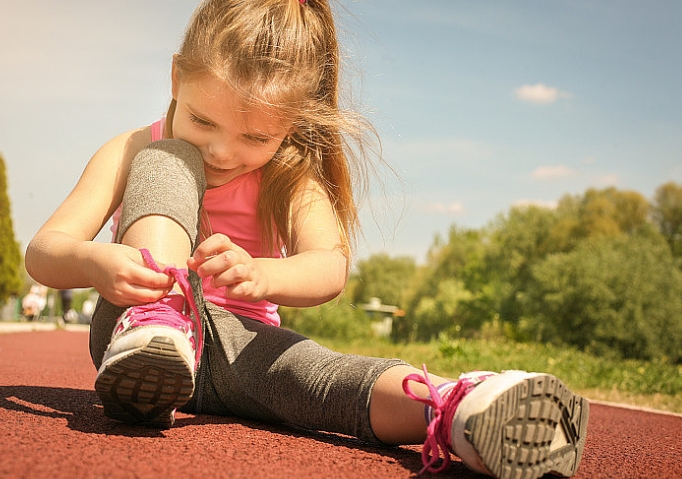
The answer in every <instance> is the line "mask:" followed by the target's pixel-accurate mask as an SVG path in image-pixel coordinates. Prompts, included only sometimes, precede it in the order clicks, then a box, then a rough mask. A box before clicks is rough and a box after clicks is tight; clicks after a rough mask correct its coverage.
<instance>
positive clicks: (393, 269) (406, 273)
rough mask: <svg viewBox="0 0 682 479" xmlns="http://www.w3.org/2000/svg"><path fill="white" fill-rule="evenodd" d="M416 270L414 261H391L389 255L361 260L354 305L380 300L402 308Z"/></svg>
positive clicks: (356, 277) (358, 267)
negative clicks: (372, 299) (375, 299)
mask: <svg viewBox="0 0 682 479" xmlns="http://www.w3.org/2000/svg"><path fill="white" fill-rule="evenodd" d="M416 269H417V266H416V264H415V261H414V259H413V258H410V257H407V256H401V257H397V258H391V257H390V256H389V255H387V254H386V253H379V254H374V255H372V256H370V257H369V258H368V259H366V260H362V261H359V262H358V265H357V274H356V275H354V276H355V278H354V279H356V281H357V283H356V286H355V289H354V291H353V302H354V303H355V304H356V305H357V304H360V303H367V302H368V301H369V300H370V298H379V299H380V300H381V302H382V303H384V304H391V305H396V306H401V307H402V303H403V301H402V300H403V293H404V292H405V291H406V289H407V287H408V286H409V285H410V283H411V282H412V279H413V278H414V274H415V271H416Z"/></svg>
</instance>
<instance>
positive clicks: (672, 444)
mask: <svg viewBox="0 0 682 479" xmlns="http://www.w3.org/2000/svg"><path fill="white" fill-rule="evenodd" d="M95 375H96V372H95V369H94V367H93V366H92V363H91V362H90V358H89V354H88V336H87V333H85V332H70V331H44V332H42V331H39V332H26V333H11V334H0V478H2V479H5V478H30V479H36V478H38V479H40V478H69V479H71V478H107V479H118V478H131V477H137V478H156V477H159V478H161V477H163V478H167V479H176V478H178V479H179V478H183V479H184V478H187V479H191V478H202V479H205V478H211V479H219V478H278V479H281V478H290V477H295V478H298V477H301V478H358V479H360V478H362V479H364V478H377V479H383V478H389V477H390V478H394V479H395V478H414V477H416V475H417V472H418V471H419V469H420V468H421V459H420V453H419V451H420V450H421V449H420V446H409V447H400V448H385V449H384V448H377V447H372V446H367V445H366V444H363V443H360V442H358V441H356V440H354V439H351V438H346V437H341V436H337V435H333V434H324V433H317V432H314V433H310V432H306V431H301V430H294V429H287V428H284V427H278V426H272V425H267V424H260V423H255V422H249V421H243V420H240V419H236V418H223V417H215V416H192V415H188V414H180V413H178V415H177V417H176V422H175V425H174V426H173V427H172V428H170V429H168V430H158V429H152V428H146V427H140V426H138V427H135V426H127V425H124V424H121V423H118V422H116V421H113V420H112V419H109V418H107V417H105V416H104V414H103V412H102V406H101V403H100V402H99V399H98V398H97V395H96V394H95V391H94V380H95ZM680 431H682V418H681V417H679V416H672V415H664V414H656V413H651V412H643V411H633V410H630V409H624V408H619V407H610V406H604V405H600V404H593V405H592V406H591V409H590V424H589V428H588V438H587V444H586V446H585V454H584V456H583V460H582V462H581V464H580V468H579V469H578V472H577V474H576V475H575V476H574V477H576V478H592V479H596V478H663V479H666V478H670V479H672V478H682V433H681V432H680ZM422 477H433V478H440V477H451V478H458V479H474V478H481V477H483V476H478V475H476V474H473V473H472V472H470V471H468V470H467V469H466V468H465V467H464V466H463V465H462V464H461V463H459V462H454V463H453V465H452V467H451V468H450V470H449V471H447V472H446V473H444V474H440V475H429V474H426V475H425V476H422ZM547 477H548V478H549V477H550V476H547Z"/></svg>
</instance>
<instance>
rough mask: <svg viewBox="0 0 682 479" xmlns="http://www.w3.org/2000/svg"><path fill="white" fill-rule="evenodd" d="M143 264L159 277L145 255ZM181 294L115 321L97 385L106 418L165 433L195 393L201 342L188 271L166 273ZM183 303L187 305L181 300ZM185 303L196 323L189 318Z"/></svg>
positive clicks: (132, 310) (138, 308)
mask: <svg viewBox="0 0 682 479" xmlns="http://www.w3.org/2000/svg"><path fill="white" fill-rule="evenodd" d="M142 253H143V257H145V260H146V261H147V264H148V265H149V266H150V267H151V268H152V269H154V270H156V271H161V270H160V268H159V267H158V266H157V265H156V263H155V262H154V260H153V259H152V258H151V255H149V252H148V251H146V250H142ZM163 272H165V273H167V274H169V275H172V276H173V277H174V278H175V279H176V281H178V283H179V284H180V287H181V289H182V290H183V292H184V293H185V296H184V297H183V296H182V295H181V294H178V293H170V294H169V295H168V296H166V297H165V298H163V299H161V300H159V301H157V302H155V303H151V304H145V305H141V306H133V307H132V308H128V309H127V310H126V311H125V312H124V313H123V314H122V315H121V316H120V317H119V318H118V320H117V322H116V327H115V328H114V331H113V333H112V336H111V341H110V343H109V346H108V347H107V350H106V352H105V354H104V358H103V360H102V366H101V367H100V368H99V371H98V373H97V378H96V380H95V390H96V391H97V395H98V396H99V397H100V399H101V400H102V404H103V406H104V414H105V415H106V416H108V417H110V418H112V419H116V420H119V421H123V422H126V423H130V424H144V425H150V426H154V427H160V428H168V427H170V426H172V425H173V423H174V421H175V410H176V409H177V408H179V407H181V406H182V405H184V404H185V403H187V402H188V401H189V400H190V399H191V397H192V394H193V393H194V373H195V371H196V369H197V367H198V365H199V357H200V355H201V350H202V346H203V344H202V343H203V338H202V331H201V325H200V321H199V320H198V318H199V314H198V311H197V308H196V305H195V304H194V300H193V296H192V291H191V287H190V286H189V281H188V280H187V270H179V269H176V268H173V267H168V268H166V269H165V270H163ZM185 297H186V298H187V300H185ZM187 303H189V306H190V307H191V309H192V313H194V318H197V319H193V318H192V316H191V315H190V314H188V313H187V308H186V307H187Z"/></svg>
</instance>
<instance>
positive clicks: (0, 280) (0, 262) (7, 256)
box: [0, 155, 22, 304]
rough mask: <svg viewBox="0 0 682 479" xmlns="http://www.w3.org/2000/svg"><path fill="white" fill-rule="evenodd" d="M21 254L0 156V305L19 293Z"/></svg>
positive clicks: (3, 164) (5, 175) (3, 165)
mask: <svg viewBox="0 0 682 479" xmlns="http://www.w3.org/2000/svg"><path fill="white" fill-rule="evenodd" d="M20 266H21V253H20V252H19V244H18V243H17V242H16V241H15V239H14V227H13V226H12V216H11V211H10V202H9V195H8V194H7V173H6V170H5V159H4V158H3V157H2V155H0V304H1V303H4V302H5V301H6V300H7V298H9V297H10V296H14V295H18V294H19V292H20V291H21V285H22V282H21V275H20V274H19V268H20Z"/></svg>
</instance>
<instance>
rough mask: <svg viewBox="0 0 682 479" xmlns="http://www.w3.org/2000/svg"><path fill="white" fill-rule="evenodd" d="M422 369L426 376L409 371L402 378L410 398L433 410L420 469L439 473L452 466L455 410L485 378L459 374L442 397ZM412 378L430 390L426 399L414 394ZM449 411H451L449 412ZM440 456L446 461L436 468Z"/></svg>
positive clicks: (423, 368) (425, 372) (404, 389)
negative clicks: (452, 436)
mask: <svg viewBox="0 0 682 479" xmlns="http://www.w3.org/2000/svg"><path fill="white" fill-rule="evenodd" d="M422 370H423V371H424V375H423V376H422V375H421V374H410V375H408V376H406V377H405V379H403V391H405V394H406V395H407V397H409V398H410V399H414V400H415V401H419V402H420V403H422V404H425V405H427V406H430V407H431V408H432V409H433V419H432V420H431V422H430V423H429V425H428V426H427V428H426V440H425V441H424V447H423V448H422V464H424V467H423V468H422V469H421V471H419V474H423V473H424V471H429V472H431V473H434V474H437V473H439V472H443V471H445V470H446V469H447V468H448V467H449V466H450V451H449V446H450V445H451V444H452V442H451V441H452V439H451V437H450V431H451V429H452V419H453V418H454V417H455V410H456V409H457V406H458V405H459V403H460V402H461V401H462V399H463V398H464V396H466V395H467V394H468V393H469V391H471V389H472V388H474V387H475V386H476V385H478V384H479V383H480V382H481V380H482V379H485V378H481V379H474V378H468V377H460V379H459V380H458V381H457V382H456V383H455V385H454V386H452V388H451V389H449V390H448V391H446V393H445V398H443V396H442V395H441V393H440V391H438V389H437V388H436V386H434V385H433V384H432V383H431V381H430V380H429V375H428V372H427V371H426V366H425V365H423V366H422ZM486 377H487V376H486ZM410 381H414V382H417V383H421V384H424V385H426V387H427V388H428V389H429V397H428V398H423V397H421V396H417V395H416V394H414V393H413V392H412V390H411V389H410V384H409V383H410ZM446 411H447V412H448V414H446ZM441 455H442V459H443V462H442V463H441V465H440V467H436V463H437V462H438V459H440V458H441Z"/></svg>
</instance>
